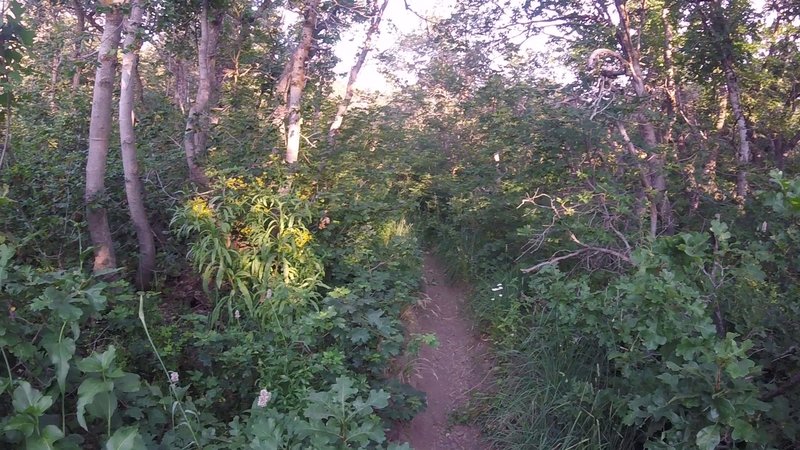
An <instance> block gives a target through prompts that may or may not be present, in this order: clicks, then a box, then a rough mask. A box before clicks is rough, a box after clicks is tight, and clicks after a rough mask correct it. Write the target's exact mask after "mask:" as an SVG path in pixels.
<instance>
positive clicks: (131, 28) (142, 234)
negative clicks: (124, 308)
mask: <svg viewBox="0 0 800 450" xmlns="http://www.w3.org/2000/svg"><path fill="white" fill-rule="evenodd" d="M140 1H141V0H131V12H130V16H129V17H128V20H127V21H126V22H125V42H124V44H123V49H124V54H123V56H122V77H121V78H122V82H121V88H120V94H119V140H120V148H121V150H122V167H123V169H124V172H125V195H126V197H127V199H128V212H129V213H130V216H131V222H133V227H134V229H135V230H136V239H137V241H138V242H139V265H138V270H137V271H136V287H137V288H138V289H141V290H146V289H147V288H148V287H149V286H150V282H151V281H152V279H153V269H154V268H155V264H156V248H155V243H154V242H153V230H152V229H151V228H150V222H149V221H148V220H147V211H146V210H145V206H144V199H143V198H142V191H143V189H142V181H141V180H140V179H139V162H138V160H137V158H136V134H135V132H134V104H135V101H136V90H135V83H136V67H137V65H138V59H139V47H140V45H141V43H140V41H139V39H137V32H138V30H139V26H140V25H141V22H142V5H141V3H140Z"/></svg>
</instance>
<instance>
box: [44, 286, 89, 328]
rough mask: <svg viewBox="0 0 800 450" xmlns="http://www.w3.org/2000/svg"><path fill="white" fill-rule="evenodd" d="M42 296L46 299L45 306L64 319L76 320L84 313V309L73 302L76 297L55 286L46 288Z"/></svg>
mask: <svg viewBox="0 0 800 450" xmlns="http://www.w3.org/2000/svg"><path fill="white" fill-rule="evenodd" d="M42 297H44V298H43V300H44V301H45V304H44V306H45V307H47V308H48V309H50V310H51V311H54V312H55V313H56V314H58V317H59V318H60V319H61V320H63V321H75V320H78V319H80V318H81V316H82V315H83V311H81V309H80V308H78V307H77V306H75V305H73V304H72V303H73V302H74V301H75V299H74V298H72V297H71V296H70V295H68V294H67V293H65V292H62V291H60V290H58V289H56V288H55V287H53V286H50V287H48V288H47V289H45V290H44V294H43V295H42Z"/></svg>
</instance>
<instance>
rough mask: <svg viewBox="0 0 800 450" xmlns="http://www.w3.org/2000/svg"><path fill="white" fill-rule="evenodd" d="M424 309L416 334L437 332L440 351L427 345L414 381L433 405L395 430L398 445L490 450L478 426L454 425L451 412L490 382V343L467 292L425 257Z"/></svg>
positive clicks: (418, 313) (414, 320)
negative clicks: (469, 310) (469, 307)
mask: <svg viewBox="0 0 800 450" xmlns="http://www.w3.org/2000/svg"><path fill="white" fill-rule="evenodd" d="M424 276H425V288H424V294H423V295H424V298H425V300H426V301H425V302H423V306H421V307H417V308H415V310H414V311H412V317H411V318H410V319H409V324H408V327H409V331H410V332H411V333H422V334H424V333H434V334H436V337H437V339H438V341H439V345H438V346H437V347H436V348H430V347H427V346H426V347H423V348H422V350H421V351H420V354H419V358H418V359H417V360H416V361H415V362H414V369H413V370H412V372H411V375H410V377H409V378H410V380H408V381H409V383H410V384H411V385H412V386H414V387H415V388H416V389H419V390H421V391H423V392H425V393H426V394H427V398H428V407H427V409H426V410H425V411H423V412H422V413H420V414H419V415H417V416H416V417H415V418H414V420H413V421H411V422H410V423H407V424H404V425H402V426H401V427H400V428H399V429H397V430H395V432H396V433H395V437H396V440H398V441H406V442H409V443H410V444H411V446H412V447H413V448H414V449H415V450H485V449H488V448H490V447H489V446H488V445H486V444H484V443H483V442H482V440H481V436H480V432H479V431H478V429H477V428H476V427H474V426H466V425H453V424H452V420H451V417H450V416H451V414H452V413H453V412H456V411H458V410H459V408H461V407H463V406H464V405H465V404H466V403H467V401H468V400H469V397H470V396H471V395H472V394H474V393H475V392H476V391H478V390H480V389H481V387H483V386H484V385H485V384H486V379H487V374H488V369H489V363H488V359H487V354H486V350H487V347H486V345H485V344H484V343H483V342H481V340H480V339H479V337H478V331H477V330H476V329H474V324H473V323H472V321H471V320H470V319H469V318H468V317H467V315H466V305H465V302H466V296H467V291H466V289H465V288H463V287H461V286H458V285H453V284H450V283H449V282H448V281H447V278H446V276H445V274H444V270H443V269H442V266H441V263H440V262H439V261H438V260H437V259H436V258H435V257H433V256H430V255H426V256H425V264H424Z"/></svg>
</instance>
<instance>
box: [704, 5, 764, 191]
mask: <svg viewBox="0 0 800 450" xmlns="http://www.w3.org/2000/svg"><path fill="white" fill-rule="evenodd" d="M710 7H711V8H712V10H711V13H710V15H709V13H707V12H706V11H705V10H704V9H703V7H702V5H698V9H697V10H698V11H699V12H700V15H701V17H702V18H703V27H704V28H705V30H706V32H707V33H709V34H710V35H711V37H712V38H713V41H714V45H715V46H716V49H717V53H718V54H719V56H720V60H719V63H720V66H721V67H722V73H723V75H724V76H725V87H726V88H727V90H728V100H729V102H730V107H731V111H732V112H733V120H734V122H735V123H736V129H737V132H738V135H739V136H738V141H739V142H738V144H739V148H738V151H737V158H736V159H737V162H738V166H739V167H738V170H737V175H736V200H737V201H739V202H744V201H745V200H746V199H747V191H748V183H747V170H748V168H749V166H750V160H751V159H752V154H751V152H750V140H749V138H748V137H747V120H746V119H745V115H744V109H743V107H742V101H741V93H740V92H741V91H740V88H739V79H738V77H737V76H736V70H735V69H734V55H733V48H732V44H731V37H730V26H731V25H730V23H729V22H728V18H727V16H726V12H725V7H724V6H723V5H722V3H721V2H720V1H719V0H715V1H713V2H711V3H710Z"/></svg>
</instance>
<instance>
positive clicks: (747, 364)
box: [725, 359, 756, 378]
mask: <svg viewBox="0 0 800 450" xmlns="http://www.w3.org/2000/svg"><path fill="white" fill-rule="evenodd" d="M755 366H756V363H754V362H753V361H752V360H749V359H742V360H739V361H735V362H733V363H731V364H728V365H727V366H725V371H726V372H728V375H730V376H731V378H742V377H745V376H747V375H749V374H750V371H752V370H753V368H754V367H755Z"/></svg>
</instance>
